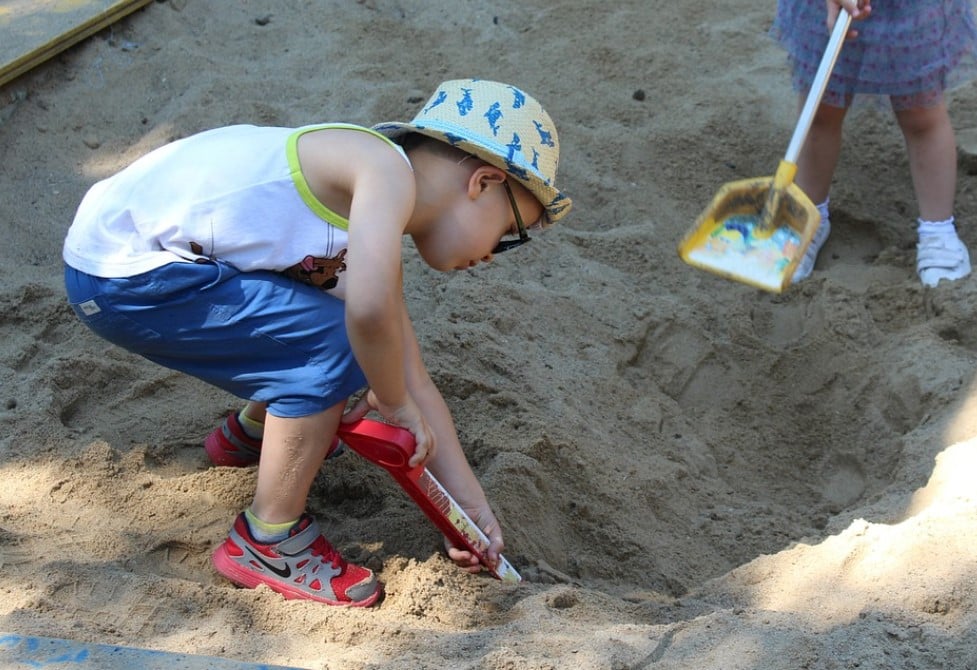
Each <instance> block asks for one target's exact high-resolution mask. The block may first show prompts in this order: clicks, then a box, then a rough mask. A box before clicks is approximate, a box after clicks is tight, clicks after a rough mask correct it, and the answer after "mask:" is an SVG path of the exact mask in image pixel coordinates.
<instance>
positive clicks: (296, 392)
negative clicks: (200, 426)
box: [65, 261, 366, 417]
mask: <svg viewBox="0 0 977 670" xmlns="http://www.w3.org/2000/svg"><path fill="white" fill-rule="evenodd" d="M65 287H66V288H67V293H68V301H69V302H70V303H71V307H72V309H74V311H75V314H77V315H78V318H80V319H81V320H82V321H83V322H84V323H85V325H86V326H88V327H89V328H90V329H92V330H93V331H94V332H95V333H96V334H97V335H99V336H101V337H103V338H104V339H106V340H108V341H109V342H112V343H113V344H116V345H118V346H120V347H122V348H124V349H127V350H128V351H131V352H133V353H136V354H139V355H140V356H144V357H145V358H148V359H149V360H151V361H154V362H156V363H159V364H160V365H164V366H166V367H168V368H172V369H174V370H179V371H181V372H185V373H187V374H189V375H193V376H194V377H197V378H198V379H202V380H203V381H205V382H208V383H210V384H213V385H214V386H217V387H219V388H221V389H224V390H225V391H227V392H228V393H232V394H233V395H236V396H238V397H239V398H244V399H248V400H256V401H262V402H267V403H268V411H270V412H271V413H272V414H273V415H275V416H280V417H300V416H308V415H310V414H315V413H317V412H320V411H322V410H325V409H328V408H329V407H332V406H333V405H335V404H337V403H339V402H342V401H343V400H345V399H346V398H348V397H349V396H350V395H352V394H353V393H355V392H356V391H358V390H359V389H362V388H363V387H364V386H365V385H366V377H365V376H364V375H363V371H362V370H361V369H360V366H359V364H358V363H357V362H356V359H355V358H354V356H353V351H352V349H351V347H350V344H349V339H348V337H347V335H346V318H345V303H343V301H342V300H339V299H337V298H335V297H333V296H331V295H329V294H327V293H324V292H323V291H322V290H320V289H318V288H315V287H313V286H309V285H307V284H302V283H300V282H297V281H295V280H293V279H289V278H288V277H285V276H283V275H279V274H277V273H274V272H241V271H239V270H237V269H236V268H234V267H232V266H230V265H228V264H226V263H222V262H220V261H214V262H206V263H171V264H169V265H165V266H163V267H161V268H158V269H156V270H151V271H150V272H146V273H144V274H141V275H136V276H134V277H124V278H121V279H103V278H100V277H93V276H91V275H88V274H85V273H84V272H79V271H78V270H75V269H74V268H72V267H69V266H65Z"/></svg>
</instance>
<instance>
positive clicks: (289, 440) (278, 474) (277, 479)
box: [251, 401, 346, 524]
mask: <svg viewBox="0 0 977 670" xmlns="http://www.w3.org/2000/svg"><path fill="white" fill-rule="evenodd" d="M345 406H346V403H345V401H344V402H341V403H339V404H337V405H334V406H332V407H331V408H329V409H327V410H325V411H323V412H319V413H318V414H313V415H311V416H304V417H299V418H292V419H283V418H281V417H277V416H274V415H272V414H268V415H267V416H266V418H265V434H264V438H263V440H262V448H261V461H260V463H259V464H258V485H257V489H256V490H255V495H254V503H253V504H252V505H251V511H252V512H253V513H254V515H255V516H257V517H258V518H259V519H261V520H262V521H265V522H267V523H271V524H278V523H285V522H295V521H297V520H298V518H299V516H301V515H302V512H304V511H305V506H306V498H307V496H308V494H309V489H310V488H311V486H312V481H313V480H314V479H315V477H316V475H317V474H318V472H319V467H320V466H321V465H322V462H323V460H324V459H325V457H326V451H327V450H328V449H329V446H330V444H332V439H333V436H334V435H335V434H336V428H337V427H338V426H339V418H340V417H341V416H342V413H343V409H344V408H345Z"/></svg>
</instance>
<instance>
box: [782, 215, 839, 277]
mask: <svg viewBox="0 0 977 670" xmlns="http://www.w3.org/2000/svg"><path fill="white" fill-rule="evenodd" d="M830 234H831V222H830V221H828V220H827V219H824V218H822V219H821V224H820V225H819V226H818V229H817V230H815V231H814V237H812V238H811V243H810V244H809V245H808V247H807V250H806V251H805V252H804V258H802V259H801V260H800V262H799V263H798V264H797V268H796V269H795V270H794V278H793V279H792V280H791V283H792V284H796V283H797V282H799V281H801V280H802V279H807V278H808V277H810V276H811V272H812V271H813V270H814V263H815V262H816V261H817V260H818V254H819V253H821V247H823V246H824V243H825V242H827V241H828V235H830Z"/></svg>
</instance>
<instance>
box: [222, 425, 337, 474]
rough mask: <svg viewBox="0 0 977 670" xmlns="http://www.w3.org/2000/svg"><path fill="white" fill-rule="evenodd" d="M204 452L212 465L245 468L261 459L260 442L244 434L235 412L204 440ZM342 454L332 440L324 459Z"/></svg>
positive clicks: (335, 442) (335, 441)
mask: <svg viewBox="0 0 977 670" xmlns="http://www.w3.org/2000/svg"><path fill="white" fill-rule="evenodd" d="M204 451H206V452H207V456H208V457H209V458H210V462H211V463H213V464H214V465H228V466H231V467H235V468H245V467H247V466H249V465H254V464H255V463H257V462H258V459H259V458H261V440H260V439H259V440H256V439H255V438H253V437H251V436H250V435H248V434H247V433H245V432H244V428H242V427H241V421H240V419H238V415H237V413H236V412H231V414H229V415H228V416H227V418H226V419H224V422H223V423H222V424H221V425H220V426H219V427H218V428H216V429H215V430H214V432H213V433H211V434H210V435H208V436H207V439H206V440H204ZM341 453H343V444H342V442H340V441H339V440H338V439H336V440H333V443H332V446H330V447H329V452H328V453H327V454H326V458H333V457H335V456H339V455H340V454H341Z"/></svg>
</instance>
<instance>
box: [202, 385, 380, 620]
mask: <svg viewBox="0 0 977 670" xmlns="http://www.w3.org/2000/svg"><path fill="white" fill-rule="evenodd" d="M345 405H346V403H345V402H341V403H337V404H336V405H333V406H332V407H330V408H329V409H327V410H324V411H322V412H319V413H317V414H312V415H309V416H304V417H299V418H281V417H277V416H275V415H273V414H268V415H267V416H266V418H265V430H264V437H263V440H262V449H261V461H260V463H259V465H258V486H257V490H256V491H255V496H254V502H253V503H252V504H251V507H250V509H248V510H247V511H246V512H244V513H243V514H241V515H239V516H238V518H237V519H236V520H235V522H234V526H233V528H232V529H231V532H230V534H229V535H228V537H227V539H226V540H224V542H223V543H221V544H220V545H219V546H218V547H217V549H215V550H214V553H213V557H212V558H213V562H214V567H215V568H216V569H217V571H218V572H220V573H221V574H222V575H224V576H225V577H227V578H228V579H230V580H231V581H233V582H235V583H236V584H239V585H241V586H245V587H248V588H255V587H257V586H261V585H265V586H267V587H269V588H270V589H272V590H273V591H277V592H278V593H281V594H282V595H284V596H285V597H286V598H298V599H307V600H315V601H318V602H322V603H326V604H328V605H351V606H359V607H364V606H369V605H372V604H373V603H375V602H376V601H377V600H378V599H379V597H380V595H381V593H382V592H383V587H382V585H381V584H380V582H379V581H377V578H376V576H375V575H374V574H373V572H372V571H370V570H368V569H366V568H363V567H360V566H358V565H353V564H351V563H347V562H346V561H345V560H344V559H343V557H342V556H340V555H339V553H338V552H337V551H336V550H335V549H334V548H333V547H332V545H331V544H329V541H328V540H326V538H325V537H323V535H322V532H321V530H320V528H319V524H318V523H316V521H315V519H313V518H312V517H311V516H310V515H309V514H307V513H305V506H306V502H307V499H308V495H309V489H310V488H311V486H312V481H313V480H314V479H315V476H316V474H317V473H318V472H319V466H320V465H322V461H323V460H324V459H325V457H326V451H327V450H328V448H329V445H330V444H331V443H332V439H333V436H334V435H335V433H336V428H337V426H338V425H339V419H340V417H341V416H342V412H343V409H344V408H345Z"/></svg>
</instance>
